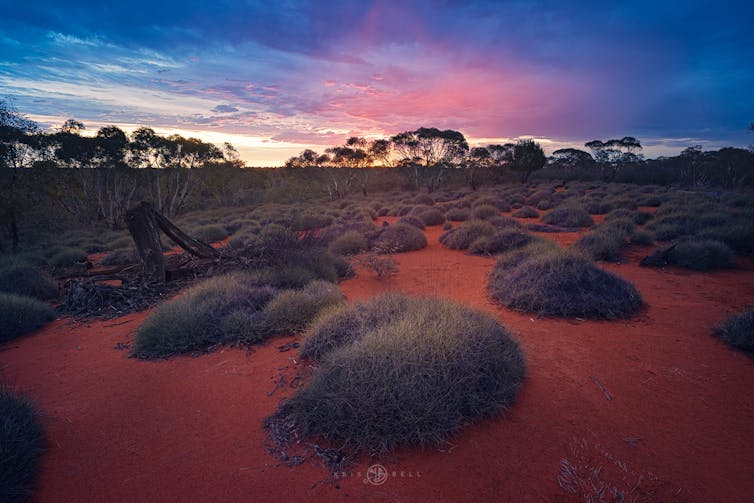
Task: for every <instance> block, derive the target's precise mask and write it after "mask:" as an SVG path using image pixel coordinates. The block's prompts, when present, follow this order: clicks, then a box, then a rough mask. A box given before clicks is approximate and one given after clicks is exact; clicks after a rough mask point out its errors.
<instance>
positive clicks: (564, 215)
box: [542, 206, 594, 227]
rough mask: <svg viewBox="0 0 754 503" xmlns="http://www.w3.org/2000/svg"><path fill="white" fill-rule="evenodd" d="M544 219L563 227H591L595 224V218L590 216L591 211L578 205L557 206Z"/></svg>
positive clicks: (545, 221)
mask: <svg viewBox="0 0 754 503" xmlns="http://www.w3.org/2000/svg"><path fill="white" fill-rule="evenodd" d="M542 221H543V222H544V223H546V224H550V225H559V226H561V227H590V226H592V225H594V220H592V217H590V216H589V213H587V212H586V210H584V209H583V208H581V207H578V206H569V207H562V208H555V209H554V210H552V211H551V212H550V213H548V214H547V215H545V216H544V217H542Z"/></svg>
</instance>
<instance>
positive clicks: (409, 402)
mask: <svg viewBox="0 0 754 503" xmlns="http://www.w3.org/2000/svg"><path fill="white" fill-rule="evenodd" d="M302 356H307V357H313V356H316V357H317V358H319V359H320V368H319V369H318V371H317V372H316V373H315V375H314V377H313V379H312V381H311V382H310V384H309V385H308V386H307V387H305V388H303V389H301V390H300V391H298V392H297V393H296V395H294V396H293V397H292V398H291V399H290V400H288V401H287V402H286V403H285V404H283V406H282V407H281V408H280V409H279V411H278V412H277V414H276V416H274V417H273V418H270V419H269V420H268V422H267V424H268V426H269V425H270V424H271V423H272V422H274V421H276V420H279V419H284V420H286V421H288V420H290V421H291V422H292V423H293V424H295V426H296V428H297V429H298V431H299V432H300V434H301V436H303V437H312V436H314V437H319V438H324V439H327V440H332V441H337V442H339V443H341V444H343V445H344V447H345V448H347V449H352V450H354V451H357V452H358V451H360V452H372V453H376V454H380V453H383V452H386V451H390V450H392V449H394V448H395V447H396V446H399V445H437V444H439V443H441V442H442V441H444V440H445V439H447V437H448V436H449V435H452V434H453V433H455V432H456V431H458V430H459V429H460V428H462V427H463V426H465V425H467V424H468V423H470V422H471V421H474V420H477V419H480V418H483V417H489V416H492V415H496V414H499V413H500V412H501V411H504V410H505V409H507V408H508V407H510V406H511V405H512V404H513V402H514V400H515V398H516V395H517V393H518V391H519V389H520V387H521V385H522V383H523V379H524V375H525V364H524V359H523V355H522V354H521V351H520V349H519V348H518V344H517V343H516V342H515V341H514V340H513V338H512V337H511V336H510V335H509V334H508V332H507V331H506V330H505V329H504V328H503V327H501V326H500V325H499V324H498V323H497V322H496V321H495V319H494V318H492V317H491V316H489V315H487V314H485V313H482V312H479V311H473V310H471V309H468V308H466V307H462V306H460V305H457V304H453V303H450V302H446V301H441V300H438V299H423V298H412V297H405V296H402V295H396V294H393V295H387V296H382V297H378V298H376V299H373V300H371V301H368V302H365V303H363V304H356V305H352V306H346V307H343V308H341V309H339V310H336V311H333V312H329V313H326V314H324V315H322V316H320V317H319V318H318V319H317V320H316V321H315V322H314V324H313V325H312V328H311V329H310V331H309V333H308V335H307V337H306V340H305V342H304V347H303V350H302Z"/></svg>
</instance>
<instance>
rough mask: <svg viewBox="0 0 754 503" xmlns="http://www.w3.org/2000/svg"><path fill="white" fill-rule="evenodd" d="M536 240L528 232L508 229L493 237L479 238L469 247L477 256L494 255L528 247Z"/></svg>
mask: <svg viewBox="0 0 754 503" xmlns="http://www.w3.org/2000/svg"><path fill="white" fill-rule="evenodd" d="M534 239H535V238H534V236H532V235H531V234H529V233H528V232H526V231H522V230H516V229H507V230H502V231H498V232H496V233H495V234H492V235H491V236H482V237H480V238H477V239H476V240H475V241H474V242H473V243H471V245H470V246H469V252H470V253H473V254H477V255H494V254H496V253H502V252H506V251H508V250H512V249H514V248H520V247H522V246H526V245H528V244H529V243H531V242H532V241H533V240H534Z"/></svg>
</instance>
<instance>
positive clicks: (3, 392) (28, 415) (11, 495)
mask: <svg viewBox="0 0 754 503" xmlns="http://www.w3.org/2000/svg"><path fill="white" fill-rule="evenodd" d="M38 417H39V413H38V412H37V409H36V407H34V405H33V404H32V403H31V402H29V401H28V400H27V399H26V398H24V397H22V396H21V395H19V394H17V393H15V392H13V391H10V390H9V389H7V388H5V387H3V388H0V501H5V502H8V503H11V502H22V501H28V500H29V499H30V496H31V490H32V486H33V484H34V480H35V479H36V477H37V475H38V474H39V468H40V464H41V463H40V461H41V458H42V455H43V454H44V452H45V450H46V448H47V442H46V441H45V436H44V431H43V429H42V425H41V424H40V422H39V419H38Z"/></svg>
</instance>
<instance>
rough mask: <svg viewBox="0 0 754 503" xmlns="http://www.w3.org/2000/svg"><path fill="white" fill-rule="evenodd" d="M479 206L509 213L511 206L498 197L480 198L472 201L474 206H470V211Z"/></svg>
mask: <svg viewBox="0 0 754 503" xmlns="http://www.w3.org/2000/svg"><path fill="white" fill-rule="evenodd" d="M479 206H494V207H495V208H497V209H498V212H501V211H510V210H511V205H510V203H509V202H508V201H506V200H505V199H501V198H498V197H491V196H487V197H480V198H479V199H477V200H476V201H474V204H472V205H471V207H472V209H473V208H477V207H479Z"/></svg>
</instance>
